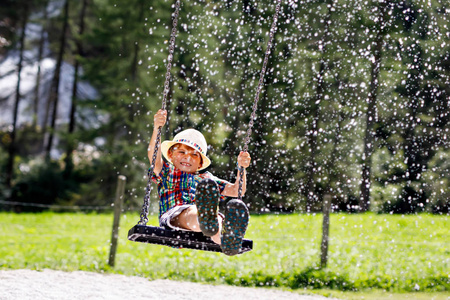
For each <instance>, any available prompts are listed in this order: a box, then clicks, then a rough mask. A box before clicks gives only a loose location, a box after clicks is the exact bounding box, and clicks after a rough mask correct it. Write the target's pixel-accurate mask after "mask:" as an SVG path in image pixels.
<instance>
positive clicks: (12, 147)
mask: <svg viewBox="0 0 450 300" xmlns="http://www.w3.org/2000/svg"><path fill="white" fill-rule="evenodd" d="M28 9H29V7H28V4H26V3H24V7H23V10H22V21H23V23H22V34H21V35H20V52H19V53H20V54H19V63H18V64H17V85H16V101H15V103H14V111H13V124H12V130H11V142H10V144H9V151H8V162H7V164H6V186H7V187H8V188H10V187H11V181H12V178H13V176H14V157H15V155H16V127H17V118H18V114H19V102H20V77H21V74H22V66H23V52H24V49H25V35H26V32H25V31H26V30H25V29H26V27H27V23H28V13H29V12H28Z"/></svg>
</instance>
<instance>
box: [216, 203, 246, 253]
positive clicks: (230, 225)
mask: <svg viewBox="0 0 450 300" xmlns="http://www.w3.org/2000/svg"><path fill="white" fill-rule="evenodd" d="M248 220H249V212H248V208H247V206H246V205H245V203H244V202H242V201H241V200H238V199H233V200H230V201H229V202H228V203H227V205H226V210H225V220H224V222H223V225H222V226H223V229H222V243H221V246H222V251H223V253H225V254H226V255H236V254H239V251H240V249H241V246H242V239H243V238H244V235H245V232H246V231H247V226H248Z"/></svg>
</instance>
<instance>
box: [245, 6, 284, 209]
mask: <svg viewBox="0 0 450 300" xmlns="http://www.w3.org/2000/svg"><path fill="white" fill-rule="evenodd" d="M280 8H281V0H278V3H277V6H276V8H275V13H274V15H273V22H272V26H271V27H270V34H269V40H268V42H267V48H266V54H265V56H264V62H263V66H262V69H261V73H260V75H259V82H258V87H257V88H256V94H255V100H254V102H253V107H252V109H253V111H252V115H251V117H250V122H249V124H248V129H247V136H246V137H245V141H244V147H243V149H242V151H243V152H247V151H248V144H249V143H250V135H251V134H252V128H253V123H254V120H255V118H256V108H257V106H258V101H259V95H260V93H261V89H262V86H263V84H264V75H265V74H266V69H267V64H268V61H269V55H270V52H271V50H272V43H273V38H274V36H275V32H276V30H277V22H278V14H279V12H280ZM239 177H240V178H239V189H238V199H239V200H242V185H243V183H244V168H240V169H239Z"/></svg>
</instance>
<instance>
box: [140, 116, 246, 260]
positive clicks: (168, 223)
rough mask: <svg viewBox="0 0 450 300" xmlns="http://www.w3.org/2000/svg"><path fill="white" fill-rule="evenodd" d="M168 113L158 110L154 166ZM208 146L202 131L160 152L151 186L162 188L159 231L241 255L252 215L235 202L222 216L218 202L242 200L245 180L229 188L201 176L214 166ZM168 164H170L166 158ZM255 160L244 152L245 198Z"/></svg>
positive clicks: (209, 176) (241, 157) (170, 143)
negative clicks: (201, 239)
mask: <svg viewBox="0 0 450 300" xmlns="http://www.w3.org/2000/svg"><path fill="white" fill-rule="evenodd" d="M166 119H167V112H166V111H164V110H159V111H158V112H157V113H156V114H155V116H154V128H153V135H152V138H151V141H150V144H149V148H148V158H149V159H150V163H151V162H152V158H153V152H154V149H155V143H156V137H157V132H158V128H159V127H162V126H164V125H165V123H166ZM206 151H207V144H206V140H205V138H204V136H203V134H201V133H200V132H199V131H197V130H195V129H187V130H184V131H182V132H180V133H178V134H177V135H176V136H175V137H174V139H173V141H164V142H163V143H162V144H161V147H159V149H158V153H157V155H156V162H155V166H154V170H153V172H154V174H151V175H152V180H153V181H154V182H155V183H156V184H157V185H158V194H159V197H160V201H159V208H160V209H159V217H160V220H159V222H160V226H164V227H170V228H173V229H177V230H189V231H197V232H202V233H203V234H204V235H205V236H209V237H211V239H212V240H213V241H214V242H215V243H217V244H219V245H221V247H222V251H223V253H225V254H226V255H235V254H238V253H239V250H240V248H241V244H242V238H243V237H244V235H245V231H246V230H247V225H248V219H249V212H248V209H247V207H246V205H245V204H244V203H243V202H242V201H240V200H238V199H233V200H231V201H229V202H228V203H227V205H226V209H225V215H223V214H221V213H219V212H218V204H219V199H222V200H223V199H224V197H237V196H238V189H239V180H240V175H239V173H240V172H238V175H237V178H236V182H235V183H230V182H227V181H225V180H222V179H219V178H217V177H215V176H213V175H212V174H211V173H209V172H205V173H202V174H199V173H198V171H200V170H203V169H205V168H207V167H208V166H209V165H210V164H211V161H210V160H209V158H208V157H207V156H206ZM161 154H162V156H164V158H166V159H167V161H168V162H169V163H167V162H165V161H164V160H163V159H162V156H161ZM250 161H251V158H250V154H249V153H248V152H241V153H240V154H239V156H238V168H239V169H241V168H243V169H244V172H243V174H244V177H243V184H242V195H244V194H245V190H246V173H245V169H246V168H247V167H248V166H249V165H250Z"/></svg>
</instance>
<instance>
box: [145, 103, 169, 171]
mask: <svg viewBox="0 0 450 300" xmlns="http://www.w3.org/2000/svg"><path fill="white" fill-rule="evenodd" d="M166 119H167V111H165V110H162V109H160V110H158V112H157V113H156V114H155V116H154V117H153V134H152V138H151V139H150V144H149V145H148V149H147V155H148V159H149V161H150V165H151V163H152V160H153V152H154V151H155V145H156V138H157V136H158V129H159V128H160V127H163V126H164V124H166ZM162 166H163V160H162V157H161V145H160V147H158V152H157V154H156V161H155V167H154V169H153V173H155V174H156V175H158V174H159V173H161V170H162Z"/></svg>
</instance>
